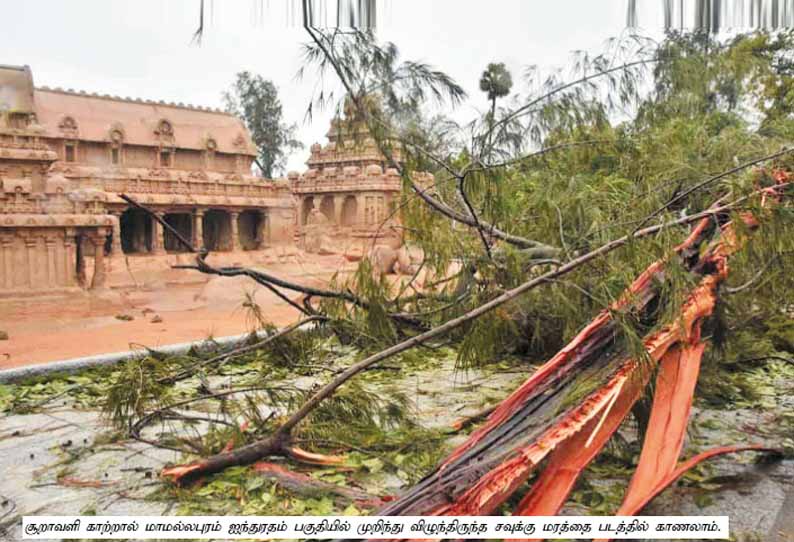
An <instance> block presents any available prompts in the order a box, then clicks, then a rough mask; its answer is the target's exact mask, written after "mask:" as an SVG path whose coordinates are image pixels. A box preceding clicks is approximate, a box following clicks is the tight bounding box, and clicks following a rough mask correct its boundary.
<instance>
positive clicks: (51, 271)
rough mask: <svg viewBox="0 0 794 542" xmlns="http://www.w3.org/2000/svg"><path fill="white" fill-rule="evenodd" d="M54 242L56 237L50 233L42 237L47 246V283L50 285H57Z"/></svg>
mask: <svg viewBox="0 0 794 542" xmlns="http://www.w3.org/2000/svg"><path fill="white" fill-rule="evenodd" d="M55 242H56V239H55V237H54V236H52V235H47V237H45V238H44V243H45V244H46V246H47V283H48V284H49V285H50V286H58V277H57V276H56V274H57V271H56V266H55Z"/></svg>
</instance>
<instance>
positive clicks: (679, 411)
mask: <svg viewBox="0 0 794 542" xmlns="http://www.w3.org/2000/svg"><path fill="white" fill-rule="evenodd" d="M778 188H779V187H778ZM762 192H763V203H766V200H767V199H768V198H770V197H775V196H777V195H778V194H779V192H777V191H776V190H775V189H772V190H771V191H770V190H768V189H765V190H763V191H762ZM767 192H768V193H767ZM741 218H742V221H743V222H744V223H745V225H747V226H748V227H750V228H751V229H754V228H755V227H756V226H757V225H758V221H757V219H756V217H755V216H753V215H750V214H745V215H743V216H742V217H741ZM708 226H709V221H707V220H704V221H701V222H700V224H698V225H697V226H696V227H695V228H694V229H693V231H692V232H691V234H690V236H689V237H688V238H687V240H686V241H685V242H684V243H682V244H681V245H680V246H679V247H677V252H678V253H679V254H680V255H681V257H682V258H683V260H684V262H685V264H686V265H687V266H688V267H689V268H690V269H691V271H692V272H693V273H695V274H698V275H700V276H701V277H702V278H701V280H700V283H699V285H698V286H697V287H696V288H694V289H693V290H692V291H691V292H690V294H689V295H688V298H687V300H686V302H685V303H684V305H683V306H682V308H681V316H680V318H677V319H676V321H675V322H673V323H672V324H670V325H668V326H667V327H665V328H663V329H662V330H661V331H659V332H657V333H655V334H652V335H650V336H649V337H648V338H646V340H645V347H646V351H647V354H648V356H647V359H648V360H649V361H647V360H646V361H643V362H640V361H638V360H635V359H628V360H626V359H621V357H620V356H615V354H614V351H613V350H612V349H610V346H614V344H613V343H614V341H612V340H611V339H612V337H611V331H612V330H611V329H610V324H612V321H611V316H610V313H608V312H606V311H605V312H604V313H601V314H600V315H599V316H598V317H596V319H595V320H593V322H591V323H590V324H589V325H588V326H586V327H585V328H584V329H583V330H582V331H581V332H580V333H579V334H578V335H577V336H576V337H575V338H574V339H573V341H571V343H570V344H569V345H568V346H566V347H565V348H564V349H563V350H561V351H560V352H559V353H558V354H557V355H556V356H554V357H553V358H552V359H551V360H549V361H548V362H547V363H546V364H545V365H543V366H542V367H541V368H540V369H538V370H537V371H536V372H535V373H534V374H533V375H532V376H531V377H530V378H529V379H528V380H527V381H526V382H525V383H524V384H523V385H522V386H521V387H519V388H518V389H517V390H516V391H515V392H513V393H512V394H511V395H510V396H509V397H508V398H507V399H505V400H504V401H503V402H502V403H501V404H500V405H499V406H498V407H497V408H496V409H495V410H494V412H493V414H492V415H491V416H490V417H489V418H488V420H487V421H486V422H485V424H483V426H482V427H481V428H480V429H478V430H477V431H475V432H474V433H473V434H472V435H471V436H470V438H469V439H468V440H467V442H465V443H464V444H463V445H461V446H460V447H458V449H456V450H455V451H454V452H453V453H452V454H451V455H450V456H449V457H448V458H447V459H446V460H444V461H443V462H442V463H441V465H440V466H439V467H438V468H437V469H436V470H435V471H434V472H433V473H431V474H430V475H429V476H427V477H426V478H425V479H424V480H422V481H421V482H419V484H417V485H416V486H414V487H413V488H412V489H411V490H409V491H408V492H406V493H405V494H404V495H402V496H401V497H400V498H399V499H397V500H396V501H395V502H393V503H389V504H388V505H387V506H385V507H384V508H383V509H381V510H380V511H379V513H380V514H381V515H487V514H490V513H492V512H494V511H495V510H496V508H497V507H498V506H499V505H501V504H502V503H504V502H505V501H506V500H507V498H508V497H510V496H511V495H512V494H513V493H514V492H515V491H516V489H518V487H520V485H521V484H523V483H524V482H525V481H526V480H527V479H528V477H529V476H530V474H531V473H532V472H533V470H534V469H535V468H536V467H537V466H538V465H539V464H540V463H541V461H543V460H544V459H546V458H549V457H550V461H549V463H548V465H547V466H546V470H545V471H544V473H542V474H541V476H540V478H539V479H538V480H537V481H536V482H535V484H534V487H533V489H532V490H530V492H529V493H528V494H527V495H526V496H525V498H524V499H523V500H522V502H521V504H520V505H519V507H518V510H517V511H516V513H518V514H527V515H541V514H542V515H550V514H554V513H556V512H557V511H558V510H559V508H560V507H561V506H562V505H563V503H564V502H565V500H566V499H567V496H568V494H569V493H570V491H571V489H572V488H573V486H574V484H575V482H576V479H577V478H578V476H579V475H580V474H581V472H582V470H583V469H584V468H585V467H586V466H587V465H588V464H589V463H590V462H591V461H592V460H593V459H595V457H596V456H597V454H598V453H599V451H600V450H601V449H602V448H603V446H604V445H605V444H606V442H607V441H608V439H609V438H610V437H611V436H612V434H613V433H614V432H615V431H616V430H617V428H618V427H619V425H620V423H621V422H622V420H623V419H624V418H625V417H626V416H627V415H628V413H629V412H630V409H631V406H632V405H633V404H634V402H636V400H637V399H638V398H639V396H640V394H641V392H642V390H643V389H644V388H645V387H646V385H647V382H648V380H649V378H650V375H651V374H652V372H653V371H654V370H655V368H656V367H657V366H658V364H659V363H660V362H661V365H662V369H661V372H660V374H659V379H660V380H659V382H660V383H659V390H658V393H657V395H656V398H655V406H654V412H655V414H654V416H653V419H652V422H651V430H650V431H649V434H648V438H647V440H646V447H645V450H644V452H643V456H642V457H643V459H642V460H641V461H642V467H641V468H640V469H639V470H638V473H637V475H636V476H635V481H634V482H633V485H632V489H631V490H630V491H629V492H628V494H627V504H626V506H624V507H623V508H622V509H621V513H624V514H633V513H636V512H637V511H639V510H640V509H641V508H642V506H644V505H645V504H647V502H649V500H650V499H651V498H653V496H655V495H656V494H658V492H659V491H661V490H662V489H663V488H664V487H666V486H667V485H669V484H670V483H672V481H673V480H674V478H673V477H678V476H680V475H681V474H683V472H685V471H682V470H681V469H684V468H691V466H692V465H693V464H695V463H693V462H692V460H690V462H687V463H685V464H684V465H682V466H681V467H679V468H676V461H677V458H678V456H679V454H680V451H681V448H682V445H683V435H684V432H685V430H686V425H687V419H688V416H689V410H690V407H691V401H692V395H693V394H694V387H695V383H696V380H697V375H698V372H699V368H700V359H701V357H702V354H703V351H704V349H705V347H706V344H705V343H703V342H702V340H701V336H700V328H701V325H702V323H703V321H704V320H706V319H707V318H708V317H710V316H711V315H712V314H713V311H714V307H715V304H716V299H717V291H718V288H719V286H720V284H721V283H722V282H723V281H724V280H725V279H726V277H727V273H728V266H727V260H728V257H729V256H730V255H731V254H733V253H734V252H735V251H737V250H739V249H740V248H741V242H739V241H738V238H737V236H736V232H735V229H734V226H733V224H732V223H728V224H726V225H724V226H722V227H721V228H720V231H719V237H718V239H717V240H716V241H714V242H712V243H710V244H709V245H708V246H707V247H706V248H705V250H701V249H700V247H699V245H701V244H702V241H703V240H704V239H705V236H706V234H707V230H708ZM663 270H664V262H657V263H655V264H653V265H651V266H650V267H649V268H648V269H647V270H646V271H645V272H644V273H643V274H642V275H641V276H640V277H638V279H637V280H636V281H635V282H634V283H633V284H632V286H631V287H630V288H629V289H628V290H627V292H626V294H625V295H624V296H623V297H622V298H621V300H620V301H619V302H618V303H617V304H616V305H619V307H617V308H623V309H624V310H625V309H626V308H630V309H633V310H638V309H641V308H642V307H643V306H645V305H647V303H648V302H649V301H650V299H652V298H653V296H654V295H655V288H654V287H653V284H652V279H654V280H663V278H664V271H663ZM615 308H616V307H612V309H613V310H614V309H615ZM616 367H617V368H616ZM594 368H597V369H598V368H600V369H602V370H606V371H611V376H610V377H609V378H608V379H607V381H606V382H605V383H604V384H603V385H602V386H601V387H600V388H598V389H597V390H596V391H594V392H592V393H590V395H588V396H587V397H586V398H585V399H584V400H583V401H582V402H580V403H579V405H578V406H575V407H574V408H569V409H564V408H563V409H562V413H561V414H559V415H553V413H556V412H559V410H557V408H559V407H560V406H561V405H562V403H561V402H560V401H556V400H555V398H556V397H557V396H558V395H559V393H561V391H560V390H561V389H562V388H569V389H570V388H571V386H575V384H576V383H577V382H581V381H582V380H586V379H588V378H592V376H593V374H592V370H593V369H594ZM596 374H597V373H596ZM729 450H730V448H729ZM704 458H705V456H704Z"/></svg>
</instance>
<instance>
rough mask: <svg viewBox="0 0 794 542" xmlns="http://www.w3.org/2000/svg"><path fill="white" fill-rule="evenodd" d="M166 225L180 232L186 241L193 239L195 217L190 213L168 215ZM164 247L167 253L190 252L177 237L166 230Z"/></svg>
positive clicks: (165, 218)
mask: <svg viewBox="0 0 794 542" xmlns="http://www.w3.org/2000/svg"><path fill="white" fill-rule="evenodd" d="M164 220H165V221H166V223H167V224H168V225H169V226H171V227H172V228H174V229H175V230H176V231H178V232H179V235H181V236H182V237H183V238H184V239H186V240H188V241H190V240H191V239H193V215H191V214H189V213H167V214H166V215H165V217H164ZM164 232H165V237H164V245H165V250H166V251H167V252H188V249H187V247H185V246H184V245H183V244H182V243H180V242H179V240H178V239H177V238H176V235H174V234H173V233H171V232H170V231H168V230H167V229H165V228H164Z"/></svg>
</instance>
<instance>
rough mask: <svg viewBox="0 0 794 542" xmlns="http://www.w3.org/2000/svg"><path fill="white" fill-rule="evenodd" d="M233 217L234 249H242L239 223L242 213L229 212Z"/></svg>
mask: <svg viewBox="0 0 794 542" xmlns="http://www.w3.org/2000/svg"><path fill="white" fill-rule="evenodd" d="M229 215H230V216H231V218H232V251H236V250H240V231H239V230H240V228H239V227H238V224H237V219H238V218H240V213H239V212H237V211H232V212H231V213H229Z"/></svg>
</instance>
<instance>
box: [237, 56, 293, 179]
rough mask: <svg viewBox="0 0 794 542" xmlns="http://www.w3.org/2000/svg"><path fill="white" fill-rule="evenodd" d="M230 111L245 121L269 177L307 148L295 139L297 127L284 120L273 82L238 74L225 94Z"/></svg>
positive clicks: (259, 160)
mask: <svg viewBox="0 0 794 542" xmlns="http://www.w3.org/2000/svg"><path fill="white" fill-rule="evenodd" d="M223 100H224V103H225V104H226V110H227V111H228V112H230V113H233V114H235V115H237V116H238V117H240V118H241V119H243V120H244V121H245V124H246V126H247V127H248V130H249V131H250V132H251V137H252V138H253V141H254V144H255V145H256V148H257V151H258V158H257V165H258V166H259V168H260V169H261V170H262V175H263V176H264V177H265V178H268V179H272V178H273V176H274V175H275V174H276V173H278V172H279V171H282V170H283V168H284V164H285V163H286V158H287V155H288V154H289V153H290V152H292V151H294V150H298V149H301V148H303V145H302V144H301V143H300V141H298V140H297V139H295V131H296V129H297V127H296V125H295V124H291V125H287V124H285V123H284V121H283V111H282V105H281V100H279V97H278V89H277V88H276V86H275V85H274V84H273V82H272V81H268V80H267V79H264V78H263V77H262V76H261V75H256V74H252V73H251V72H247V71H244V72H240V73H238V74H237V78H236V79H235V82H234V84H233V85H232V88H231V89H230V90H229V91H227V92H224V94H223Z"/></svg>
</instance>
